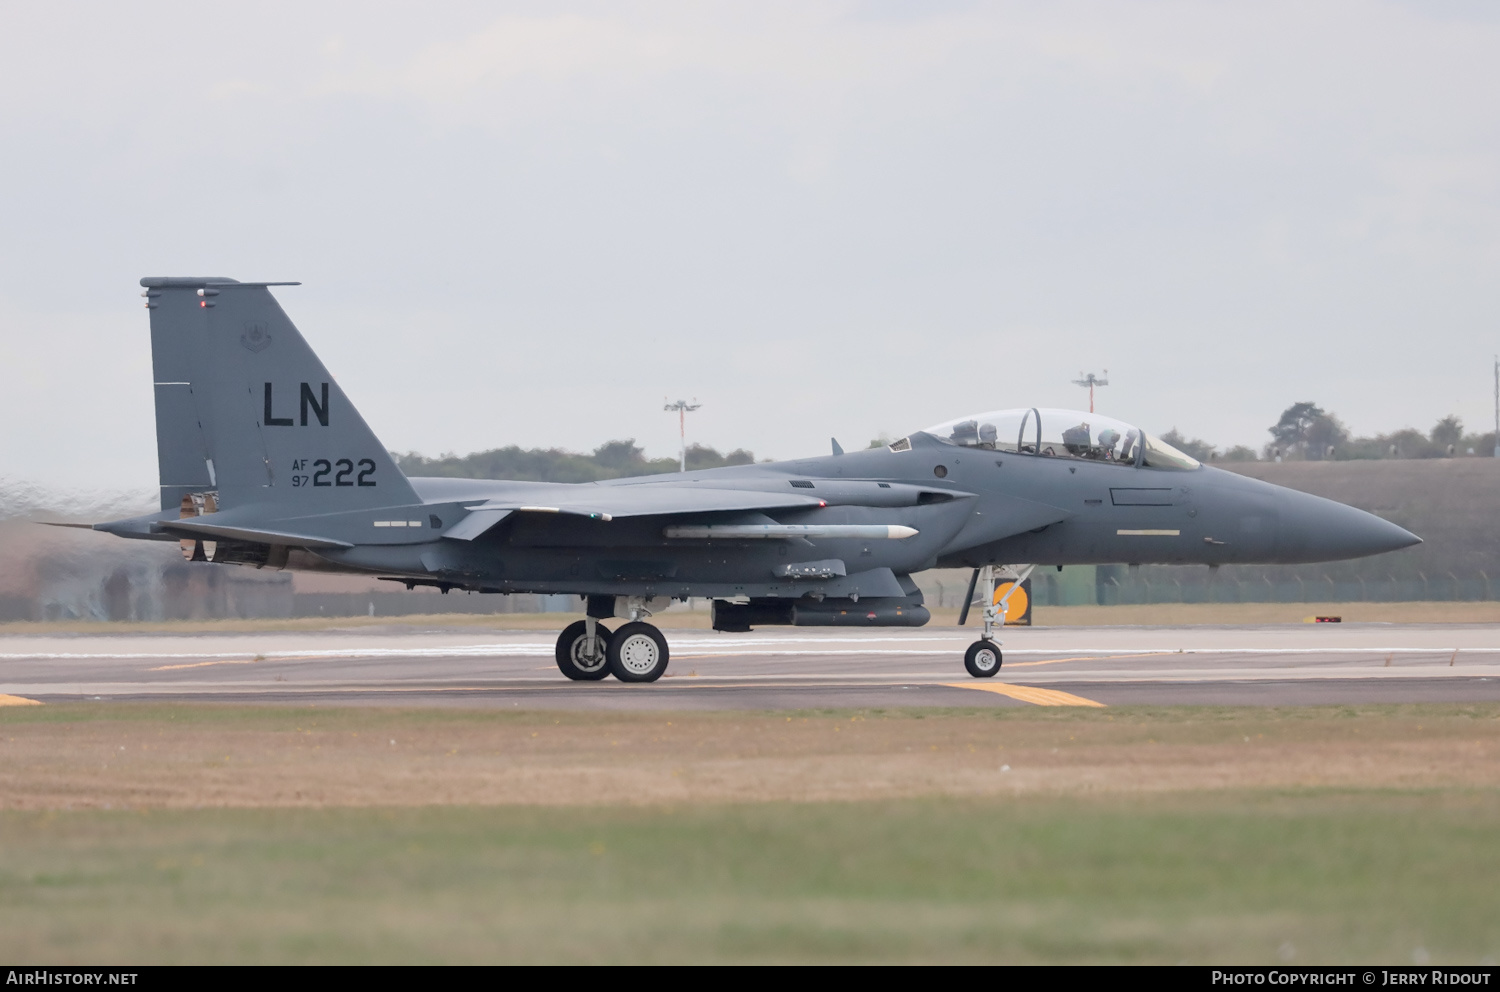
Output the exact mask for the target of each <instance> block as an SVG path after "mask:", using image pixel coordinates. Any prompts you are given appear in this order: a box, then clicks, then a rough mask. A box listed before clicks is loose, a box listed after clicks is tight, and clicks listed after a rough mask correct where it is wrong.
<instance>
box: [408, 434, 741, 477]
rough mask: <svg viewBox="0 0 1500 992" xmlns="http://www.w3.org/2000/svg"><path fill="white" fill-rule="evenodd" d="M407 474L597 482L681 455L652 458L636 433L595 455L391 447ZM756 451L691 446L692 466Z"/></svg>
mask: <svg viewBox="0 0 1500 992" xmlns="http://www.w3.org/2000/svg"><path fill="white" fill-rule="evenodd" d="M391 457H392V458H394V459H396V464H397V465H398V466H400V468H401V471H402V472H405V473H406V474H407V475H409V476H411V475H415V476H446V477H448V478H459V479H514V480H518V481H523V482H597V481H598V480H600V479H619V478H623V477H625V476H631V475H660V474H662V473H664V472H675V471H677V468H678V464H677V459H676V458H649V459H648V458H647V457H646V453H645V452H644V451H643V450H642V449H641V448H640V447H639V446H638V445H637V444H636V443H635V438H626V439H625V440H623V441H606V442H605V443H603V444H601V445H599V447H597V448H595V449H594V451H593V453H592V454H588V455H581V454H579V453H577V452H575V451H564V450H562V449H561V448H521V447H517V446H516V445H514V444H512V445H509V446H508V447H504V448H493V449H491V450H489V451H476V452H474V453H473V454H471V455H452V454H447V455H440V456H438V457H437V458H427V457H425V456H423V455H419V454H417V453H416V452H414V451H408V452H407V453H406V454H399V453H397V452H394V451H393V452H391ZM754 461H755V455H753V454H752V453H750V452H748V451H746V450H745V449H744V448H736V449H735V450H734V451H731V452H729V453H728V454H720V453H719V452H718V451H717V450H716V449H714V448H710V447H707V446H705V445H701V444H690V445H688V449H687V467H688V471H690V472H691V471H693V470H695V469H705V468H719V467H721V466H724V465H749V464H751V463H753V462H754Z"/></svg>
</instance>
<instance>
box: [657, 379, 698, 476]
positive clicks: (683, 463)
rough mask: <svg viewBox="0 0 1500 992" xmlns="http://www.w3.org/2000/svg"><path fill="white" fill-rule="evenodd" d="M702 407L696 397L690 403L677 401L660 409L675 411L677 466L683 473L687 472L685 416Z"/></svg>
mask: <svg viewBox="0 0 1500 992" xmlns="http://www.w3.org/2000/svg"><path fill="white" fill-rule="evenodd" d="M702 405H703V404H702V403H699V402H698V397H696V396H694V397H693V402H692V403H689V402H688V401H687V400H678V401H677V402H676V403H668V404H667V405H666V406H664V407H662V409H663V410H676V411H677V439H678V441H679V445H678V449H677V464H678V466H679V468H680V470H681V471H683V472H686V471H687V415H688V414H689V413H692V412H693V411H694V410H696V409H698V408H699V407H700V406H702Z"/></svg>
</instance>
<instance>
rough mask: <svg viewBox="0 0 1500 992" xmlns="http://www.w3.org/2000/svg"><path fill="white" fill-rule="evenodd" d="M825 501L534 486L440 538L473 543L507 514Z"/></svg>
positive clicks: (663, 512) (472, 514)
mask: <svg viewBox="0 0 1500 992" xmlns="http://www.w3.org/2000/svg"><path fill="white" fill-rule="evenodd" d="M824 503H825V501H824V500H822V499H820V498H818V497H817V496H805V495H802V494H800V493H775V492H757V491H754V490H740V489H707V488H698V487H679V486H666V485H642V486H576V485H566V486H557V487H556V488H555V489H551V488H549V489H541V488H534V489H530V490H527V491H526V492H525V493H523V494H521V495H520V498H516V499H508V498H497V499H489V500H486V501H485V502H483V503H480V504H479V505H477V506H471V507H469V515H468V516H467V517H465V518H464V519H463V520H460V521H459V522H458V523H457V524H455V525H454V526H452V527H450V528H448V529H447V530H446V531H444V532H443V536H444V537H451V538H456V539H457V540H460V541H472V540H474V539H475V538H476V537H479V536H480V535H481V534H483V533H484V532H485V531H487V530H489V529H490V528H491V527H493V526H495V525H496V524H498V523H499V522H500V521H502V520H504V519H505V518H506V517H508V516H510V515H511V514H512V513H562V514H568V515H570V516H579V517H588V518H589V519H592V520H613V519H615V518H616V517H654V516H675V515H679V514H692V513H735V512H747V511H761V512H764V511H766V510H803V509H811V508H814V507H818V506H823V505H824Z"/></svg>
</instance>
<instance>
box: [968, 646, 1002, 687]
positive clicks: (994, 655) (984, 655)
mask: <svg viewBox="0 0 1500 992" xmlns="http://www.w3.org/2000/svg"><path fill="white" fill-rule="evenodd" d="M1002 660H1003V658H1002V656H1001V654H1000V645H998V644H996V643H995V642H994V641H975V642H974V643H973V644H970V645H969V650H967V651H965V652H964V667H965V668H967V669H968V670H969V674H970V675H972V676H974V677H975V678H976V679H988V678H993V677H994V675H995V673H996V672H998V671H1000V663H1001V661H1002Z"/></svg>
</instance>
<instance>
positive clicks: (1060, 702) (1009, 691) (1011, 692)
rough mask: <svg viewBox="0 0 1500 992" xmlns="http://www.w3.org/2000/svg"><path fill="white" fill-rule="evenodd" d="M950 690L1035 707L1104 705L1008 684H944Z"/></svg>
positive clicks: (1075, 697)
mask: <svg viewBox="0 0 1500 992" xmlns="http://www.w3.org/2000/svg"><path fill="white" fill-rule="evenodd" d="M943 684H944V685H946V686H947V687H948V688H950V689H978V690H979V691H980V692H998V693H999V694H1000V695H1002V696H1009V697H1010V698H1011V699H1019V700H1020V701H1021V702H1023V703H1031V704H1032V705H1034V706H1098V707H1101V708H1102V707H1103V706H1104V704H1103V703H1100V702H1096V701H1094V700H1092V699H1084V698H1083V697H1082V696H1075V695H1073V694H1072V693H1071V692H1061V691H1059V690H1057V689H1038V688H1037V687H1036V686H1030V685H1011V684H1009V683H1007V682H983V683H981V682H944V683H943Z"/></svg>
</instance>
